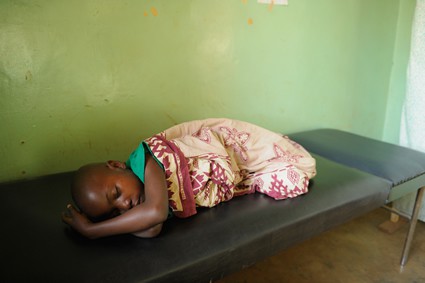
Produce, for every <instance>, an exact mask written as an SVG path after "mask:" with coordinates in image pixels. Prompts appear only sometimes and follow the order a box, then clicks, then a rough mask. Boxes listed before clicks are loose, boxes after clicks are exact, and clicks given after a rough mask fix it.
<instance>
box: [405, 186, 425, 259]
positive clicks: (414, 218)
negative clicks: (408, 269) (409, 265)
mask: <svg viewBox="0 0 425 283" xmlns="http://www.w3.org/2000/svg"><path fill="white" fill-rule="evenodd" d="M424 191H425V187H422V188H420V189H419V190H418V193H417V194H416V200H415V205H414V207H413V212H412V217H411V219H410V226H409V231H408V232H407V236H406V240H405V242H404V247H403V253H402V256H401V261H400V265H401V267H403V266H404V265H405V264H406V262H407V259H408V257H409V251H410V246H411V245H412V240H413V235H414V234H415V228H416V223H417V222H418V215H419V210H420V209H421V205H422V198H423V194H424Z"/></svg>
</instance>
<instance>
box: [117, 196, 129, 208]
mask: <svg viewBox="0 0 425 283" xmlns="http://www.w3.org/2000/svg"><path fill="white" fill-rule="evenodd" d="M118 208H119V209H120V210H121V211H127V210H129V209H130V200H129V199H122V200H121V201H120V202H119V203H118Z"/></svg>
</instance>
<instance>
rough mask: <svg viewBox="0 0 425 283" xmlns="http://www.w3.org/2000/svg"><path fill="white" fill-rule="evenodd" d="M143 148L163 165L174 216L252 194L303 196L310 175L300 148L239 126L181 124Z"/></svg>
mask: <svg viewBox="0 0 425 283" xmlns="http://www.w3.org/2000/svg"><path fill="white" fill-rule="evenodd" d="M146 143H147V144H148V145H149V147H150V149H151V150H152V153H153V154H154V155H155V157H156V158H157V159H158V160H159V161H160V162H161V163H162V164H163V166H164V171H165V175H166V179H167V187H168V195H169V204H170V207H171V208H172V210H173V212H174V214H175V215H176V216H178V217H189V216H191V215H193V214H196V208H197V207H200V206H202V207H212V206H215V205H217V204H219V203H220V202H223V201H228V200H230V199H232V198H233V197H235V196H241V195H245V194H251V193H254V192H260V193H264V194H266V195H268V196H270V197H272V198H275V199H286V198H292V197H296V196H298V195H301V194H304V193H307V192H308V184H309V179H310V178H312V177H314V175H315V174H316V168H315V160H314V158H312V157H311V155H310V154H309V153H308V152H307V151H305V149H304V148H303V147H302V146H299V145H298V144H296V143H294V142H292V141H290V140H289V139H288V138H287V137H282V135H279V134H276V133H273V132H270V131H268V130H265V129H263V128H260V127H257V126H255V125H252V124H248V123H245V122H241V121H235V120H229V119H207V120H199V121H193V122H188V123H183V124H180V125H177V126H174V127H172V128H170V129H168V130H166V131H164V132H162V133H161V134H160V135H157V136H153V137H151V138H149V139H147V140H146Z"/></svg>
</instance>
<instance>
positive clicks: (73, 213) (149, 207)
mask: <svg viewBox="0 0 425 283" xmlns="http://www.w3.org/2000/svg"><path fill="white" fill-rule="evenodd" d="M167 216H168V193H167V186H166V181H165V174H164V172H163V171H162V169H161V167H160V166H159V165H158V164H157V163H156V161H155V160H154V159H153V157H152V156H150V155H149V154H147V155H146V168H145V201H144V202H142V203H140V204H139V205H137V206H135V207H133V208H131V209H130V210H128V211H126V212H125V213H123V214H121V215H118V216H116V217H114V218H111V219H107V220H105V221H101V222H96V223H93V222H91V221H90V220H88V218H87V217H86V216H85V215H83V214H81V213H79V212H78V211H77V210H76V209H75V208H74V207H73V206H71V205H68V213H66V214H63V215H62V219H63V220H64V221H65V222H66V223H68V224H69V225H70V226H71V227H73V228H74V229H75V230H77V231H78V232H80V233H81V234H82V235H84V236H86V237H88V238H91V239H95V238H100V237H105V236H111V235H117V234H127V233H132V234H134V235H136V236H139V237H154V236H156V235H157V234H159V232H160V231H161V228H162V223H163V222H164V221H165V220H166V219H167Z"/></svg>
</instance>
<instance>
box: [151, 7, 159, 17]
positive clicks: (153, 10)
mask: <svg viewBox="0 0 425 283" xmlns="http://www.w3.org/2000/svg"><path fill="white" fill-rule="evenodd" d="M151 13H152V15H153V16H154V17H156V16H158V10H157V9H156V8H155V7H152V8H151Z"/></svg>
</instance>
